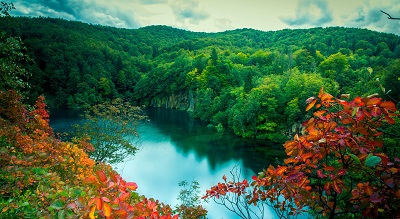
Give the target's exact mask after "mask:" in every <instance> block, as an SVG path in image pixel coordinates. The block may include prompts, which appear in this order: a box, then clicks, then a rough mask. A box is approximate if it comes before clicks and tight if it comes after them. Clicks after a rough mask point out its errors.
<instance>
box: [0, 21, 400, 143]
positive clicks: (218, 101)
mask: <svg viewBox="0 0 400 219" xmlns="http://www.w3.org/2000/svg"><path fill="white" fill-rule="evenodd" d="M14 22H16V25H13V26H15V27H14V28H8V26H7V25H5V24H4V22H3V23H2V26H1V27H0V29H1V30H3V31H7V32H9V33H10V34H12V35H17V36H20V37H21V39H22V41H23V43H24V46H25V47H26V51H25V52H26V53H27V55H28V56H29V57H30V58H31V59H32V61H30V62H28V64H26V69H27V71H28V72H30V73H31V74H32V75H31V77H30V78H29V81H30V84H31V89H30V96H31V97H32V99H34V100H35V99H36V97H37V96H38V95H40V94H44V95H45V96H46V100H47V101H48V104H49V105H50V106H52V107H70V108H85V107H87V106H91V105H94V104H98V103H102V102H104V101H105V100H111V99H114V98H118V97H120V98H123V99H125V100H129V101H130V102H131V103H134V104H137V105H146V106H157V107H169V108H177V109H183V110H188V111H190V112H191V113H192V115H193V116H194V117H196V118H200V119H202V120H206V121H209V122H210V123H211V124H213V125H215V126H217V127H220V128H221V127H227V128H230V129H232V130H233V131H234V132H235V133H236V134H237V135H240V136H242V137H249V138H259V139H270V140H274V141H283V140H286V139H287V137H288V136H291V135H292V133H294V132H296V131H298V129H299V128H300V123H301V122H302V121H304V119H305V118H307V117H308V116H309V115H307V113H306V112H305V110H304V109H305V108H306V102H305V100H306V99H307V98H308V97H310V96H312V95H315V94H316V93H318V91H319V90H320V88H321V87H324V88H325V90H326V91H328V92H330V93H331V94H333V95H340V94H343V93H349V94H351V96H352V97H355V96H356V95H370V94H373V93H379V94H380V95H381V96H382V97H383V98H384V99H388V100H391V101H393V102H395V103H398V100H400V36H397V35H394V34H386V33H379V32H374V31H370V30H366V29H355V28H343V27H329V28H312V29H297V30H280V31H268V32H263V31H258V30H253V29H239V30H233V31H226V32H220V33H198V32H190V31H186V30H181V29H175V28H172V27H167V26H149V27H143V28H139V29H118V28H113V27H105V26H98V25H90V24H86V23H81V22H72V21H66V20H62V19H53V18H26V17H17V18H15V21H14Z"/></svg>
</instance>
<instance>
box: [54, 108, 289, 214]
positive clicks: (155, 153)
mask: <svg viewBox="0 0 400 219" xmlns="http://www.w3.org/2000/svg"><path fill="white" fill-rule="evenodd" d="M146 111H147V114H148V117H149V119H148V120H146V121H143V122H141V124H140V125H139V127H138V131H139V135H140V138H141V145H140V150H139V151H138V152H137V153H136V155H135V156H134V157H133V159H131V160H127V161H125V162H123V163H120V164H116V165H114V168H116V169H117V171H118V172H119V173H120V174H121V175H122V177H123V178H124V179H126V180H127V181H133V182H136V183H137V184H138V186H139V188H138V192H139V194H143V195H146V196H147V197H153V198H155V199H158V200H160V201H162V202H164V203H168V204H170V205H171V206H172V207H174V206H175V205H178V204H180V202H179V201H178V200H177V197H178V195H179V191H180V190H181V189H182V188H181V187H179V186H178V183H179V182H181V181H183V180H186V181H188V182H191V181H193V180H195V181H197V182H199V184H200V187H201V189H200V190H201V194H199V195H201V196H202V195H204V194H205V191H206V189H209V188H210V187H211V186H213V185H215V184H217V183H218V182H221V181H222V177H223V175H227V176H228V177H229V176H230V171H232V170H238V171H239V172H240V173H241V177H242V178H243V177H246V178H251V176H252V175H254V174H255V173H256V172H259V171H261V170H262V168H263V167H265V166H268V165H269V164H270V163H273V162H274V161H275V156H274V155H275V154H279V152H280V151H282V150H283V148H278V149H272V150H270V153H267V154H265V153H261V152H260V150H259V148H260V147H259V145H258V144H257V143H256V142H251V141H244V140H243V139H241V138H238V137H237V136H235V135H233V134H232V133H228V132H225V133H223V134H221V133H217V132H216V131H215V130H214V129H213V128H207V125H206V124H205V123H203V122H201V121H199V120H195V119H193V118H191V117H190V116H189V115H188V114H187V113H186V112H184V111H178V110H171V109H160V108H148V109H147V110H146ZM79 121H80V118H79V117H77V114H76V113H74V112H71V111H69V112H62V111H56V112H52V117H51V125H52V127H53V128H54V130H55V132H68V131H71V128H70V125H71V124H74V123H77V122H79ZM204 206H205V207H206V208H207V210H208V211H209V214H208V218H213V219H214V218H238V217H237V216H236V215H235V214H233V213H231V212H229V211H228V210H227V209H225V208H224V207H222V206H220V205H217V204H215V203H214V202H212V201H210V202H209V203H204ZM274 217H275V216H274V214H272V213H271V210H270V209H267V210H266V215H265V218H274Z"/></svg>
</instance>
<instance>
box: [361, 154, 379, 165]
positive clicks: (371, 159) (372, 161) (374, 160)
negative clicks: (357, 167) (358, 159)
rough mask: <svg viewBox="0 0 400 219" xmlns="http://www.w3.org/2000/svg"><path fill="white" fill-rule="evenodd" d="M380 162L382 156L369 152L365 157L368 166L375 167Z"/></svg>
mask: <svg viewBox="0 0 400 219" xmlns="http://www.w3.org/2000/svg"><path fill="white" fill-rule="evenodd" d="M380 162H381V158H380V157H377V156H374V155H372V154H369V155H368V156H367V158H365V161H364V164H365V166H367V167H374V166H376V165H377V164H378V163H380Z"/></svg>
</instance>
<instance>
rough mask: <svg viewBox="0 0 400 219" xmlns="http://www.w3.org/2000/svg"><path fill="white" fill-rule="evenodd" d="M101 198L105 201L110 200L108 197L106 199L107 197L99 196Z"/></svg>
mask: <svg viewBox="0 0 400 219" xmlns="http://www.w3.org/2000/svg"><path fill="white" fill-rule="evenodd" d="M101 199H103V201H105V202H110V199H108V198H107V197H101Z"/></svg>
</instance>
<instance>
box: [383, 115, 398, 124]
mask: <svg viewBox="0 0 400 219" xmlns="http://www.w3.org/2000/svg"><path fill="white" fill-rule="evenodd" d="M385 119H386V121H387V122H388V123H389V124H391V125H394V124H395V123H396V122H395V121H394V119H392V118H390V117H389V116H385Z"/></svg>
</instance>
